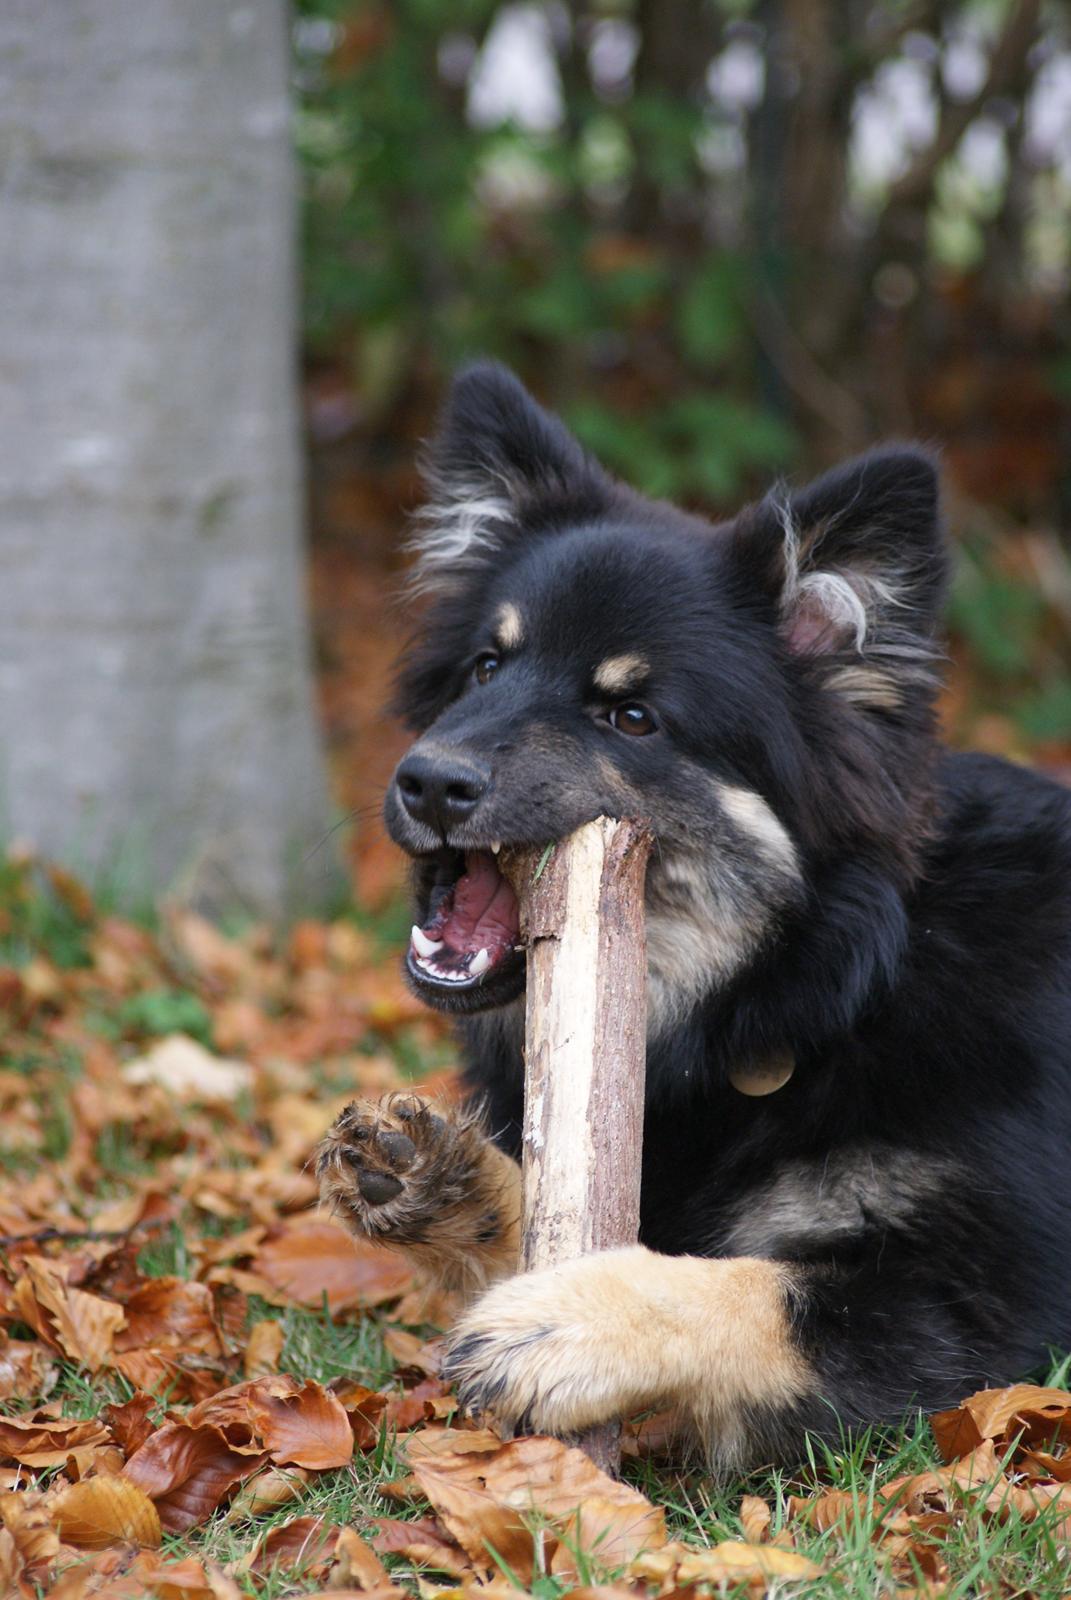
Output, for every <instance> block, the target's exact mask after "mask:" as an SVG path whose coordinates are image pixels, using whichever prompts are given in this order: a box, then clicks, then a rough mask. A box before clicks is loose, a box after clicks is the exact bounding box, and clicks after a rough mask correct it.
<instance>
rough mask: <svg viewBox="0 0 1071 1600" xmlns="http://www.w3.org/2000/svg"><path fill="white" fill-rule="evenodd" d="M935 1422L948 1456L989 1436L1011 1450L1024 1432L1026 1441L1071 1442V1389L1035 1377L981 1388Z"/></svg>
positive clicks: (959, 1453)
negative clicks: (1053, 1386)
mask: <svg viewBox="0 0 1071 1600" xmlns="http://www.w3.org/2000/svg"><path fill="white" fill-rule="evenodd" d="M930 1426H931V1427H932V1429H933V1434H934V1438H935V1439H936V1441H937V1448H938V1449H939V1450H940V1452H941V1454H942V1455H943V1456H944V1458H945V1460H946V1461H954V1460H956V1459H957V1457H959V1456H965V1455H967V1454H969V1452H970V1451H972V1450H974V1449H975V1448H976V1447H977V1446H978V1445H980V1444H981V1443H982V1442H983V1441H984V1440H986V1439H992V1440H993V1441H994V1442H995V1444H996V1446H997V1448H998V1450H1000V1449H1003V1450H1005V1451H1006V1450H1007V1449H1008V1448H1009V1447H1010V1446H1011V1444H1012V1443H1013V1441H1014V1440H1015V1439H1016V1438H1017V1437H1019V1436H1020V1435H1021V1436H1022V1439H1023V1442H1024V1443H1026V1444H1034V1443H1045V1442H1047V1441H1049V1440H1051V1439H1054V1438H1060V1439H1063V1440H1064V1441H1066V1442H1069V1443H1071V1393H1069V1392H1068V1391H1067V1390H1066V1389H1044V1388H1039V1387H1038V1386H1037V1385H1036V1384H1032V1383H1015V1384H1012V1385H1011V1387H1010V1388H1007V1389H980V1390H979V1391H978V1393H977V1394H972V1395H970V1396H969V1397H968V1398H967V1399H966V1400H962V1401H961V1402H960V1404H959V1405H958V1406H957V1407H956V1408H955V1409H954V1410H952V1411H939V1412H938V1413H937V1414H936V1416H933V1417H931V1418H930Z"/></svg>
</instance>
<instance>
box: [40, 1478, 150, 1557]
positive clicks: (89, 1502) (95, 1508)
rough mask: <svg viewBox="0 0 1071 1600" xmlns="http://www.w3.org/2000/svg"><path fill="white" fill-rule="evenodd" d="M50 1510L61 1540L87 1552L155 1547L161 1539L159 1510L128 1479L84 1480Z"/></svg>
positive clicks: (143, 1492) (58, 1499) (73, 1486)
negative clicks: (131, 1546)
mask: <svg viewBox="0 0 1071 1600" xmlns="http://www.w3.org/2000/svg"><path fill="white" fill-rule="evenodd" d="M50 1509H51V1513H52V1521H53V1523H54V1524H55V1527H56V1531H57V1532H58V1534H59V1536H60V1538H61V1539H62V1540H63V1541H64V1542H65V1543H66V1544H73V1545H77V1546H78V1547H79V1548H81V1549H85V1550H99V1549H103V1548H104V1547H106V1546H107V1545H111V1544H137V1545H147V1546H153V1547H155V1546H156V1545H158V1544H159V1543H160V1539H161V1536H162V1535H161V1529H160V1517H159V1514H158V1513H157V1510H156V1507H155V1506H154V1505H153V1503H152V1501H151V1500H150V1499H149V1497H148V1495H147V1494H146V1493H145V1491H144V1490H143V1489H140V1488H139V1487H138V1485H137V1484H136V1483H134V1482H133V1481H132V1480H131V1479H130V1478H128V1477H122V1476H112V1475H111V1474H107V1475H104V1474H102V1475H99V1476H97V1477H95V1478H84V1479H83V1480H82V1482H81V1483H73V1484H72V1485H71V1486H70V1488H69V1489H64V1490H63V1492H62V1493H61V1494H60V1495H59V1497H58V1498H57V1499H56V1500H54V1501H53V1502H52V1505H51V1508H50Z"/></svg>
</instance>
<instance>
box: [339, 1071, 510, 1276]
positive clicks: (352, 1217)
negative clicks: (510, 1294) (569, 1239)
mask: <svg viewBox="0 0 1071 1600" xmlns="http://www.w3.org/2000/svg"><path fill="white" fill-rule="evenodd" d="M316 1170H317V1175H318V1177H319V1180H320V1195H321V1198H322V1199H323V1201H324V1203H325V1204H326V1205H329V1206H330V1207H331V1208H332V1209H333V1210H334V1211H335V1212H337V1213H338V1215H340V1216H341V1217H342V1218H343V1219H344V1220H345V1221H346V1222H348V1223H349V1225H350V1226H351V1227H352V1228H353V1229H354V1230H355V1231H356V1232H358V1233H361V1234H363V1235H365V1236H366V1237H367V1238H370V1239H375V1240H377V1241H378V1242H379V1243H381V1244H390V1245H396V1246H398V1247H399V1248H401V1249H404V1250H406V1251H407V1252H408V1253H409V1254H410V1255H412V1256H414V1257H415V1258H416V1261H417V1264H418V1265H419V1266H420V1268H421V1269H422V1270H423V1272H424V1273H425V1275H426V1276H427V1277H428V1278H430V1279H431V1280H433V1281H435V1282H438V1283H439V1284H440V1285H441V1286H442V1287H444V1288H451V1289H453V1288H462V1289H464V1288H472V1287H474V1286H482V1284H483V1283H485V1282H487V1281H488V1280H489V1279H490V1278H493V1277H494V1276H496V1275H497V1273H499V1272H501V1271H510V1270H512V1268H513V1266H514V1265H515V1252H516V1231H517V1217H518V1210H519V1202H518V1198H517V1178H516V1176H515V1174H516V1171H517V1169H516V1167H515V1164H514V1163H513V1162H511V1161H510V1160H509V1158H508V1157H507V1156H504V1155H503V1154H502V1152H501V1151H500V1150H498V1149H497V1148H496V1147H495V1146H494V1145H493V1144H492V1143H491V1141H490V1140H489V1139H488V1138H487V1135H486V1134H485V1133H484V1131H483V1128H482V1126H481V1122H480V1118H479V1115H478V1114H477V1113H476V1112H474V1111H473V1110H472V1109H471V1108H469V1107H466V1106H462V1105H450V1104H442V1105H438V1106H435V1107H433V1106H431V1105H430V1104H429V1103H428V1102H427V1101H425V1100H422V1099H421V1098H420V1097H419V1096H418V1095H414V1094H404V1093H401V1094H393V1095H388V1096H387V1097H386V1098H385V1099H383V1100H380V1101H368V1100H359V1101H354V1102H353V1103H352V1104H351V1105H348V1106H347V1107H346V1109H345V1111H343V1113H342V1115H341V1116H340V1117H339V1118H338V1120H337V1122H336V1123H335V1124H334V1126H333V1127H332V1129H331V1131H330V1132H329V1133H328V1135H327V1137H326V1139H325V1140H324V1142H323V1144H322V1145H321V1146H320V1149H319V1152H318V1155H317V1159H316Z"/></svg>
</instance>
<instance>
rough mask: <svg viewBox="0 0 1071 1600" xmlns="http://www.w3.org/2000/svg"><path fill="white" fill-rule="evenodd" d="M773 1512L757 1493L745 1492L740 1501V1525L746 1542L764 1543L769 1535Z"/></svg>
mask: <svg viewBox="0 0 1071 1600" xmlns="http://www.w3.org/2000/svg"><path fill="white" fill-rule="evenodd" d="M772 1520H773V1513H772V1512H771V1510H770V1507H769V1506H768V1505H767V1504H766V1501H765V1500H760V1499H759V1497H758V1495H754V1494H746V1495H744V1496H743V1498H742V1499H741V1501H740V1526H741V1528H742V1529H743V1534H744V1539H745V1541H746V1542H747V1543H748V1544H765V1542H766V1541H767V1540H768V1539H769V1537H770V1524H771V1522H772Z"/></svg>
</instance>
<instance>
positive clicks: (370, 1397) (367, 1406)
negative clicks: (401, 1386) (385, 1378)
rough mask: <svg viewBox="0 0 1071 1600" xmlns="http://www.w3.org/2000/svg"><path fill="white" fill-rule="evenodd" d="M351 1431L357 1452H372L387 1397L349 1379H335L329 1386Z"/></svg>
mask: <svg viewBox="0 0 1071 1600" xmlns="http://www.w3.org/2000/svg"><path fill="white" fill-rule="evenodd" d="M331 1393H332V1394H333V1395H335V1397H336V1398H337V1399H338V1401H339V1402H340V1404H341V1405H342V1407H343V1408H344V1410H345V1412H346V1415H347V1416H348V1417H349V1419H350V1427H351V1428H352V1430H353V1442H354V1444H355V1446H356V1448H357V1449H358V1450H374V1449H375V1447H376V1445H377V1444H378V1443H379V1438H380V1434H381V1433H382V1431H383V1413H384V1412H385V1411H386V1409H387V1405H388V1403H389V1401H388V1397H387V1395H385V1394H382V1393H381V1392H380V1391H379V1390H378V1389H366V1388H365V1386H364V1384H362V1383H354V1382H353V1380H352V1379H351V1378H336V1379H335V1380H334V1382H333V1383H332V1385H331Z"/></svg>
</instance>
